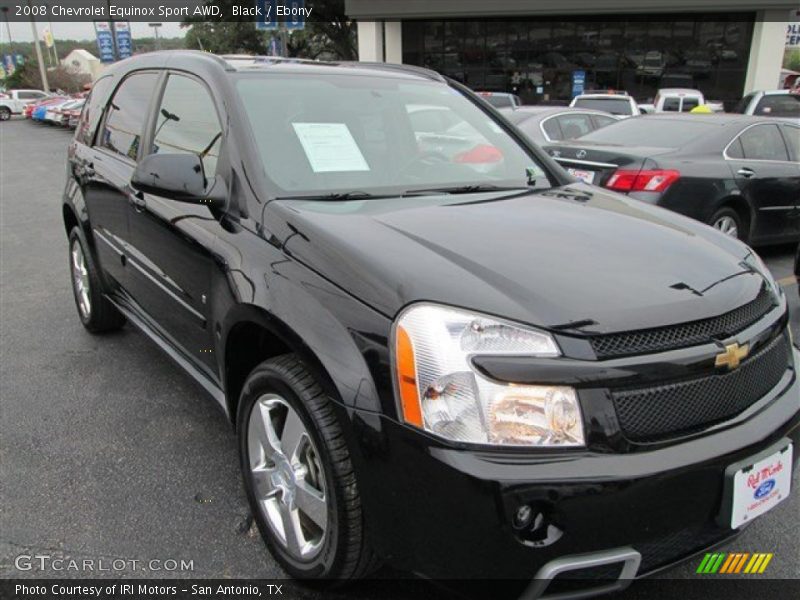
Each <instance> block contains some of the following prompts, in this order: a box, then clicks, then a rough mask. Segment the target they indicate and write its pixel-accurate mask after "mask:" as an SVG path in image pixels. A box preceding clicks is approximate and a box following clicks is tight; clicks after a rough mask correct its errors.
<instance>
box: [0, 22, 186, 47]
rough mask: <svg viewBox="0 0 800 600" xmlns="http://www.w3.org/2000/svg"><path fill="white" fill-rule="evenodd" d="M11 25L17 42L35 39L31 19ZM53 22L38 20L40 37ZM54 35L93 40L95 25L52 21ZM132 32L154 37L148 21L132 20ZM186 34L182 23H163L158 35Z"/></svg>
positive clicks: (2, 28)
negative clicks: (138, 21)
mask: <svg viewBox="0 0 800 600" xmlns="http://www.w3.org/2000/svg"><path fill="white" fill-rule="evenodd" d="M8 25H9V26H10V27H11V39H12V40H13V41H15V42H31V41H33V33H32V32H31V24H30V21H24V22H11V23H8ZM50 26H51V24H50V23H48V22H47V21H38V20H37V22H36V28H37V29H38V30H39V39H42V30H44V28H45V27H50ZM52 32H53V36H54V37H55V39H56V43H58V40H61V39H63V40H93V39H94V25H93V23H92V22H91V21H86V22H82V23H80V22H78V23H64V22H56V23H52ZM131 32H132V34H133V39H136V38H137V37H138V38H142V37H153V29H152V28H151V27H148V26H147V23H137V22H134V21H131ZM185 34H186V29H181V27H180V23H174V22H173V23H162V25H161V28H160V30H159V32H158V35H160V36H161V37H183V36H184V35H185ZM7 42H8V29H7V27H6V23H2V24H0V43H7Z"/></svg>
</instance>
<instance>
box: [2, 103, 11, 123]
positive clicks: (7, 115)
mask: <svg viewBox="0 0 800 600" xmlns="http://www.w3.org/2000/svg"><path fill="white" fill-rule="evenodd" d="M10 120H11V110H10V109H9V108H8V107H7V106H0V121H10Z"/></svg>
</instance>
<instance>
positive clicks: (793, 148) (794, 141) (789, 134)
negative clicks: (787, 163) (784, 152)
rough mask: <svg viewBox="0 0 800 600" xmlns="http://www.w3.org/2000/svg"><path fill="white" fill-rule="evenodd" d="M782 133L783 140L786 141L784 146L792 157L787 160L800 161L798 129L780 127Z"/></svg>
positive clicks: (787, 126) (799, 133)
mask: <svg viewBox="0 0 800 600" xmlns="http://www.w3.org/2000/svg"><path fill="white" fill-rule="evenodd" d="M781 131H782V132H783V139H785V140H786V145H787V146H789V151H790V153H791V155H792V156H790V157H789V160H795V161H800V127H793V126H792V125H781Z"/></svg>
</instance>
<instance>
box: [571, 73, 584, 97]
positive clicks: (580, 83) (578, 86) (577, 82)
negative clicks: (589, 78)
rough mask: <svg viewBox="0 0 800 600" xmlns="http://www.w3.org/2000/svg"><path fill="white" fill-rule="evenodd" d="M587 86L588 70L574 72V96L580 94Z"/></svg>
mask: <svg viewBox="0 0 800 600" xmlns="http://www.w3.org/2000/svg"><path fill="white" fill-rule="evenodd" d="M585 87H586V71H573V72H572V97H573V98H574V97H575V96H580V95H581V94H582V93H583V90H584V89H585Z"/></svg>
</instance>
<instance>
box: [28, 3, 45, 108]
mask: <svg viewBox="0 0 800 600" xmlns="http://www.w3.org/2000/svg"><path fill="white" fill-rule="evenodd" d="M28 6H31V0H28ZM31 33H33V47H34V48H35V49H36V60H37V61H38V62H39V75H41V77H42V88H43V89H44V91H45V92H49V91H50V84H49V83H48V82H47V69H46V68H45V66H44V58H43V57H42V47H41V46H40V45H39V32H38V31H37V29H36V22H35V21H34V20H33V10H31Z"/></svg>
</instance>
